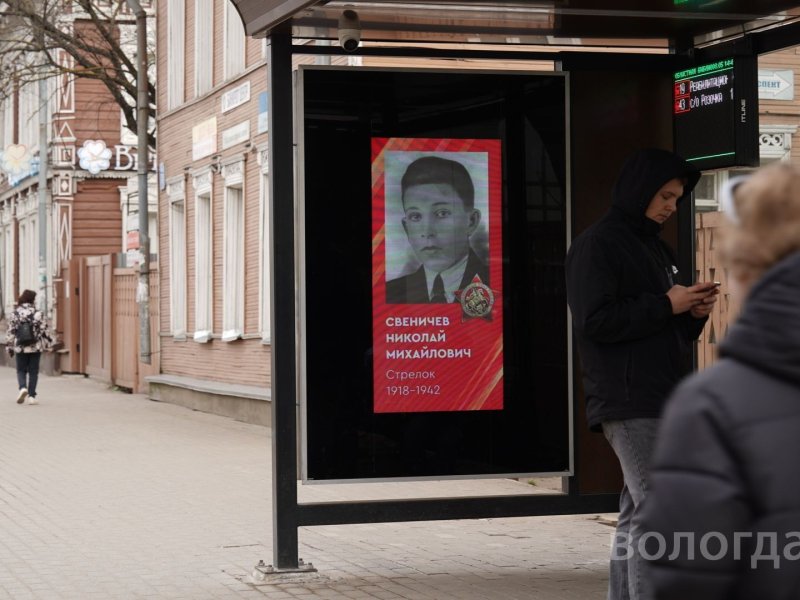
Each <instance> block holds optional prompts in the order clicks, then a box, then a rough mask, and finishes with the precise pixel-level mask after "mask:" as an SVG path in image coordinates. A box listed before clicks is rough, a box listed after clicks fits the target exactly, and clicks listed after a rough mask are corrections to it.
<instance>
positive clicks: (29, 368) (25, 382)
mask: <svg viewBox="0 0 800 600" xmlns="http://www.w3.org/2000/svg"><path fill="white" fill-rule="evenodd" d="M41 358H42V353H41V352H21V353H20V354H17V383H19V389H22V388H28V395H29V396H31V397H32V398H36V382H37V381H38V380H39V360H40V359H41Z"/></svg>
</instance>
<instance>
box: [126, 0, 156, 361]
mask: <svg viewBox="0 0 800 600" xmlns="http://www.w3.org/2000/svg"><path fill="white" fill-rule="evenodd" d="M127 3H128V6H129V7H130V9H131V10H132V11H133V13H134V14H135V15H136V54H137V71H138V76H137V80H136V130H137V134H138V136H139V140H138V149H137V154H138V163H139V169H138V175H139V186H138V187H139V251H140V252H141V254H142V262H141V264H140V265H139V285H138V286H137V287H136V302H137V303H138V304H139V360H140V361H141V362H143V363H144V364H146V365H149V364H150V354H151V352H150V232H149V214H148V203H147V172H148V169H149V166H150V156H149V151H148V147H147V125H148V121H149V120H150V110H149V109H150V106H149V100H148V97H147V13H146V12H145V11H144V9H143V8H142V5H141V4H139V0H127Z"/></svg>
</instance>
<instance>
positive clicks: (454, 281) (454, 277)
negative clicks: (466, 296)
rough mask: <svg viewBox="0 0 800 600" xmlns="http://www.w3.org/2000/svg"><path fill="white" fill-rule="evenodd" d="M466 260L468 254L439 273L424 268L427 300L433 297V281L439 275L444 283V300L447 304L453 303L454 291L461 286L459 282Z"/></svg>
mask: <svg viewBox="0 0 800 600" xmlns="http://www.w3.org/2000/svg"><path fill="white" fill-rule="evenodd" d="M467 259H469V254H466V255H465V256H464V258H462V259H461V260H460V261H458V262H457V263H456V264H454V265H453V266H452V267H448V268H447V269H445V270H444V271H442V272H441V273H437V272H436V271H429V270H428V268H427V267H426V268H425V281H426V282H427V284H428V298H430V297H431V296H433V280H434V279H436V276H437V275H441V276H442V283H444V295H445V298H447V301H448V302H454V301H455V298H456V291H457V290H458V288H459V287H460V286H461V280H462V279H464V272H465V271H466V270H467Z"/></svg>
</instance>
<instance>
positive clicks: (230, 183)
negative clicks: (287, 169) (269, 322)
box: [222, 159, 244, 342]
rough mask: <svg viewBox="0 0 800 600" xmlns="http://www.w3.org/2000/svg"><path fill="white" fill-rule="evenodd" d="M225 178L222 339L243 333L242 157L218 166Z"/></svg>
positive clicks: (235, 337) (225, 340)
mask: <svg viewBox="0 0 800 600" xmlns="http://www.w3.org/2000/svg"><path fill="white" fill-rule="evenodd" d="M222 176H223V177H224V178H225V208H224V215H225V223H224V227H223V229H224V234H223V240H224V250H223V252H224V255H223V273H222V279H223V290H224V293H223V296H222V341H224V342H230V341H233V340H236V339H239V338H240V337H242V335H243V333H244V190H243V184H244V161H243V160H241V159H237V160H236V161H235V162H232V163H229V164H226V165H224V166H223V167H222Z"/></svg>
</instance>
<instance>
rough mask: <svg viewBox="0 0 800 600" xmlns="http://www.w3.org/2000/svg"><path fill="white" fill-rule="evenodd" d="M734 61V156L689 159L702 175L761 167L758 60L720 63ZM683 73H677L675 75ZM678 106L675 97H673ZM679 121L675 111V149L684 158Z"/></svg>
mask: <svg viewBox="0 0 800 600" xmlns="http://www.w3.org/2000/svg"><path fill="white" fill-rule="evenodd" d="M726 59H732V60H733V74H734V78H733V122H732V123H729V125H730V126H731V127H732V128H733V155H732V156H731V155H728V156H721V157H711V158H703V159H692V158H688V157H687V158H686V160H687V161H689V163H690V164H692V165H693V166H695V167H696V168H697V169H698V170H700V171H714V170H717V169H732V168H736V167H745V168H747V167H758V166H759V164H760V156H759V141H758V134H759V104H758V102H759V101H758V58H757V57H754V56H749V55H732V56H730V55H729V56H725V57H722V58H720V59H718V60H717V62H718V61H720V60H726ZM712 60H714V59H706V60H702V61H699V62H697V63H695V65H694V67H695V68H697V67H700V66H703V65H706V64H709V63H710V62H711V61H712ZM679 72H680V71H677V72H675V71H673V73H672V75H673V83H674V82H675V75H676V74H677V73H679ZM673 103H674V96H673ZM741 107H744V116H745V120H744V121H742V108H741ZM678 117H679V115H677V114H675V111H674V108H673V113H672V131H673V139H674V140H675V142H674V149H675V152H676V153H677V154H680V155H681V156H684V154H683V153H682V150H681V148H679V147H678V143H677V140H678Z"/></svg>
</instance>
